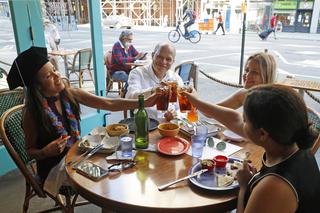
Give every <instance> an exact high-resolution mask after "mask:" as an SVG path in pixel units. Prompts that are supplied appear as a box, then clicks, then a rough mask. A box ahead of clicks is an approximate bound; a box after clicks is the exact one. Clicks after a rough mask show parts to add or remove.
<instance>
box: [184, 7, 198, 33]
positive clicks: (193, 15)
mask: <svg viewBox="0 0 320 213" xmlns="http://www.w3.org/2000/svg"><path fill="white" fill-rule="evenodd" d="M196 17H197V15H196V12H195V11H192V10H186V12H185V15H184V17H183V20H187V19H188V18H189V21H188V22H187V23H185V24H184V25H183V26H184V30H185V33H184V34H185V37H186V38H187V37H189V36H190V35H189V31H188V27H190V26H191V25H193V24H194V22H195V20H196Z"/></svg>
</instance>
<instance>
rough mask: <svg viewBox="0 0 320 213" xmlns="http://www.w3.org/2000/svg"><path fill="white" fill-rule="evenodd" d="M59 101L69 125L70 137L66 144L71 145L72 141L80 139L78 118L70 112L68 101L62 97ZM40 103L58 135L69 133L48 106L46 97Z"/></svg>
mask: <svg viewBox="0 0 320 213" xmlns="http://www.w3.org/2000/svg"><path fill="white" fill-rule="evenodd" d="M61 102H62V104H63V106H64V109H65V111H66V116H67V120H68V123H69V125H70V131H71V135H70V136H71V137H70V138H69V139H68V140H67V146H71V145H72V144H73V143H75V142H77V141H78V140H79V139H80V131H79V125H78V120H77V118H76V116H75V115H74V114H73V112H72V109H71V106H70V103H69V101H68V100H67V99H65V98H64V99H61ZM42 104H43V107H44V111H45V113H46V114H47V115H48V117H49V119H50V121H51V124H52V125H53V126H54V128H55V129H56V130H57V133H58V134H59V135H60V136H62V138H65V137H67V136H68V135H69V134H68V132H67V130H66V129H65V128H64V126H63V124H62V122H61V121H60V120H59V119H58V116H57V115H56V114H55V113H54V112H53V110H52V109H51V108H50V106H49V104H48V101H47V99H46V98H44V99H43V103H42Z"/></svg>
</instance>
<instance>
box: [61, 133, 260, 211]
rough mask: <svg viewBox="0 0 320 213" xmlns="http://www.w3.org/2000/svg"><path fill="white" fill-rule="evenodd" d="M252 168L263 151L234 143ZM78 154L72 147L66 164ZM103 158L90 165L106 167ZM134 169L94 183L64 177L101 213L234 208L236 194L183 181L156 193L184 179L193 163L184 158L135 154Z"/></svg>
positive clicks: (153, 140)
mask: <svg viewBox="0 0 320 213" xmlns="http://www.w3.org/2000/svg"><path fill="white" fill-rule="evenodd" d="M160 138H161V136H160V134H159V133H158V131H157V130H155V131H153V132H150V143H156V141H158V140H159V139H160ZM238 145H240V146H243V147H244V149H242V150H240V151H239V152H238V153H236V154H235V155H233V156H237V155H239V154H241V153H243V152H245V151H250V153H252V154H251V155H250V157H249V159H250V160H252V161H253V163H254V165H256V166H258V167H259V166H260V164H259V162H260V159H261V155H262V153H263V150H262V149H261V148H260V147H258V146H256V145H254V144H252V143H249V142H242V143H238ZM80 154H81V152H80V151H79V150H78V148H77V144H75V145H73V146H72V147H71V149H70V151H69V152H68V154H67V156H66V162H69V161H70V160H72V159H75V158H76V157H77V156H78V155H80ZM105 157H106V155H105V154H95V155H94V156H92V157H91V158H90V160H91V161H93V162H95V163H96V164H98V165H100V166H102V167H103V168H107V167H108V163H107V161H106V160H105ZM135 159H136V160H137V165H136V166H135V167H133V168H130V169H128V170H125V171H122V172H121V173H112V174H109V175H108V176H106V177H104V178H103V179H101V180H99V181H97V182H95V181H92V180H90V179H88V178H86V177H84V176H83V175H80V174H78V173H77V172H76V171H75V170H74V169H72V168H71V167H67V168H66V169H67V174H68V176H69V179H70V182H71V184H72V185H73V187H74V188H75V189H76V190H77V191H78V192H79V194H80V195H81V196H82V197H84V198H85V199H87V200H88V201H90V202H92V203H94V204H96V205H98V206H100V207H102V209H103V211H104V210H114V211H117V212H139V213H140V212H152V213H156V212H166V213H170V212H192V213H195V212H197V213H198V212H225V211H229V210H232V209H235V208H236V203H237V194H238V190H237V189H235V190H229V191H224V192H217V191H208V190H204V189H202V188H198V187H196V186H194V185H192V184H191V183H190V182H189V181H183V182H180V183H179V184H176V185H174V186H171V187H170V188H168V189H166V190H164V191H159V190H158V188H157V186H160V185H162V184H165V183H167V182H169V181H172V180H175V179H178V178H181V177H184V176H186V175H188V172H189V169H190V168H191V167H192V165H193V163H194V162H193V161H194V159H192V157H191V156H189V155H187V154H183V155H180V156H166V155H162V154H160V153H154V152H146V151H138V152H137V155H136V158H135Z"/></svg>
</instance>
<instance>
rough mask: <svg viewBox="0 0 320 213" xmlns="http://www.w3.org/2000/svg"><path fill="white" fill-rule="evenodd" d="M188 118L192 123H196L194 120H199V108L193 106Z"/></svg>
mask: <svg viewBox="0 0 320 213" xmlns="http://www.w3.org/2000/svg"><path fill="white" fill-rule="evenodd" d="M187 119H188V122H190V123H194V122H197V121H198V120H199V118H198V112H197V109H196V108H195V107H193V106H191V111H189V112H188V113H187Z"/></svg>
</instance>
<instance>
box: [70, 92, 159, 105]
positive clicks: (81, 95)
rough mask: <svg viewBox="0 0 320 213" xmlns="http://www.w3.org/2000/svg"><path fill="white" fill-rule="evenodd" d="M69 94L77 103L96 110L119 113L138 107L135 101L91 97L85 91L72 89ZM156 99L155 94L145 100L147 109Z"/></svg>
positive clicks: (91, 95)
mask: <svg viewBox="0 0 320 213" xmlns="http://www.w3.org/2000/svg"><path fill="white" fill-rule="evenodd" d="M70 92H71V93H72V95H73V96H74V97H75V98H76V100H77V101H79V103H81V104H83V105H86V106H89V107H92V108H96V109H104V110H110V111H121V110H128V109H135V108H138V107H139V104H138V100H137V99H135V100H130V99H124V98H114V99H111V98H104V97H100V96H96V95H93V94H91V93H89V92H87V91H84V90H82V89H78V88H72V89H70ZM157 97H158V95H157V94H153V95H151V96H150V97H149V98H147V99H146V101H145V105H146V106H147V107H150V106H153V105H154V104H155V103H156V100H157Z"/></svg>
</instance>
